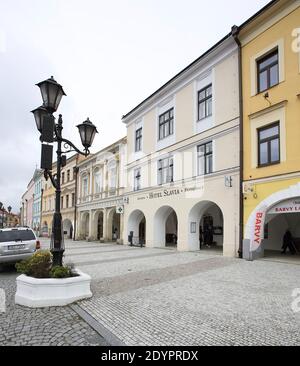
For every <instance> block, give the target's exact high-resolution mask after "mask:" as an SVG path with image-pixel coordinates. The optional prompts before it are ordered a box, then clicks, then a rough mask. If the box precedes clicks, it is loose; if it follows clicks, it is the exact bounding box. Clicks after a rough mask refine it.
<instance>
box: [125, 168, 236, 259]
mask: <svg viewBox="0 0 300 366" xmlns="http://www.w3.org/2000/svg"><path fill="white" fill-rule="evenodd" d="M230 182H231V184H230V185H226V184H225V177H224V176H223V175H222V176H214V177H211V178H209V179H206V180H205V181H204V180H203V181H201V182H200V181H196V180H195V181H193V182H189V183H188V184H184V185H182V184H181V185H180V186H176V185H173V186H172V187H167V188H163V187H156V188H154V189H151V190H147V191H142V192H136V193H133V194H130V195H128V196H127V197H125V200H124V202H125V205H124V232H123V241H124V243H129V242H130V241H132V243H133V244H134V245H139V244H145V246H146V247H150V248H163V247H176V248H177V250H178V251H198V250H209V249H217V250H219V251H220V252H223V254H224V255H225V256H230V257H235V256H237V253H238V248H239V194H238V187H239V176H238V174H235V175H234V174H233V175H232V176H231V177H230Z"/></svg>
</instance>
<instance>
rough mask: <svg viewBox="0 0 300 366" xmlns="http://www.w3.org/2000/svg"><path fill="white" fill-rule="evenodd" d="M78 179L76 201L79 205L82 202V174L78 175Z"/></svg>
mask: <svg viewBox="0 0 300 366" xmlns="http://www.w3.org/2000/svg"><path fill="white" fill-rule="evenodd" d="M77 179H78V187H77V189H78V190H77V197H75V200H76V201H77V205H78V204H79V203H80V202H81V174H77Z"/></svg>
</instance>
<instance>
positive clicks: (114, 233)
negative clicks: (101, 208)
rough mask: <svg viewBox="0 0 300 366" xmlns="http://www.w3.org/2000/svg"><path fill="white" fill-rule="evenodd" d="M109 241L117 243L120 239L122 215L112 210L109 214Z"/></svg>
mask: <svg viewBox="0 0 300 366" xmlns="http://www.w3.org/2000/svg"><path fill="white" fill-rule="evenodd" d="M107 222H108V225H107V227H108V240H112V241H117V240H118V239H120V222H121V217H120V214H118V213H117V212H116V209H112V210H110V212H109V214H108V220H107Z"/></svg>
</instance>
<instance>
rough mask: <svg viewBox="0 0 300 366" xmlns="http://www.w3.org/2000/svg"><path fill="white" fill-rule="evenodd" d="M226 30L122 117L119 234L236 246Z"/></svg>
mask: <svg viewBox="0 0 300 366" xmlns="http://www.w3.org/2000/svg"><path fill="white" fill-rule="evenodd" d="M238 70H239V68H238V49H237V45H236V43H235V41H234V39H233V38H232V37H231V36H227V37H226V38H224V39H223V40H222V41H221V42H220V43H219V44H217V45H216V46H214V47H213V48H212V49H211V50H209V51H208V52H207V53H205V54H204V55H203V56H201V57H200V58H199V59H197V60H196V61H195V62H193V63H192V64H191V65H190V66H188V67H187V68H186V69H184V70H183V71H182V72H181V73H179V74H178V75H176V76H175V77H174V78H173V79H171V80H170V81H169V82H168V83H167V84H165V85H164V86H162V87H161V88H160V89H159V90H158V91H156V92H155V93H154V94H152V95H151V96H150V97H149V98H147V99H146V100H145V101H143V102H142V103H141V104H140V105H138V106H137V107H136V108H135V109H133V110H132V111H131V112H129V113H128V114H127V115H125V116H124V117H123V122H124V123H125V124H126V127H127V159H126V173H127V184H126V189H125V192H124V215H123V216H124V230H123V242H124V243H125V244H127V243H128V235H132V237H133V239H132V240H133V243H137V244H143V243H145V245H146V246H147V247H166V246H172V247H177V249H178V250H179V251H197V250H199V249H200V248H201V249H203V250H204V249H206V248H207V249H209V248H215V249H220V250H223V254H224V255H226V256H231V257H233V256H237V253H238V249H239V194H240V189H239V188H240V175H239V169H240V162H239V150H240V149H239V124H240V111H239V74H238Z"/></svg>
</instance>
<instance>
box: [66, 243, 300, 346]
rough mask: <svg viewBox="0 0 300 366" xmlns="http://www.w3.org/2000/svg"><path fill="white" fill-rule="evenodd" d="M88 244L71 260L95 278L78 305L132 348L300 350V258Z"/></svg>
mask: <svg viewBox="0 0 300 366" xmlns="http://www.w3.org/2000/svg"><path fill="white" fill-rule="evenodd" d="M88 245H91V243H87V244H85V245H84V243H78V244H72V245H71V247H69V248H70V249H69V256H68V257H67V260H71V261H73V262H74V263H76V267H78V268H80V269H81V270H82V271H84V272H86V273H89V274H90V275H91V276H92V278H93V281H92V290H93V294H94V297H93V298H91V299H88V300H84V301H82V302H80V303H79V305H80V307H81V308H82V309H84V310H85V311H86V312H87V313H89V314H90V315H91V316H92V317H93V318H94V319H95V320H96V321H97V322H98V323H99V324H101V326H103V327H105V328H106V329H108V330H109V331H110V332H111V333H113V334H114V335H115V336H116V337H117V338H118V339H120V340H121V341H122V342H123V343H125V344H127V345H149V346H150V345H159V346H162V345H167V346H168V345H178V346H188V345H196V346H198V345H274V346H275V345H286V346H287V345H298V346H299V345H300V313H294V312H293V311H292V302H293V297H292V293H293V290H294V289H295V288H300V265H299V264H300V261H299V263H294V264H293V263H292V264H288V263H278V262H275V261H255V262H246V261H243V260H239V259H231V258H223V257H221V256H218V255H215V254H212V253H210V252H206V253H203V252H202V253H178V252H176V251H174V250H164V249H149V248H143V249H141V248H129V247H127V246H117V245H113V244H105V245H103V244H99V249H98V248H97V249H96V253H95V252H94V250H95V248H92V249H88ZM82 249H83V250H82ZM81 252H82V254H83V255H81V254H80V253H81ZM89 252H90V253H91V255H90V256H89V254H88V253H89ZM97 263H98V264H97Z"/></svg>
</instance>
